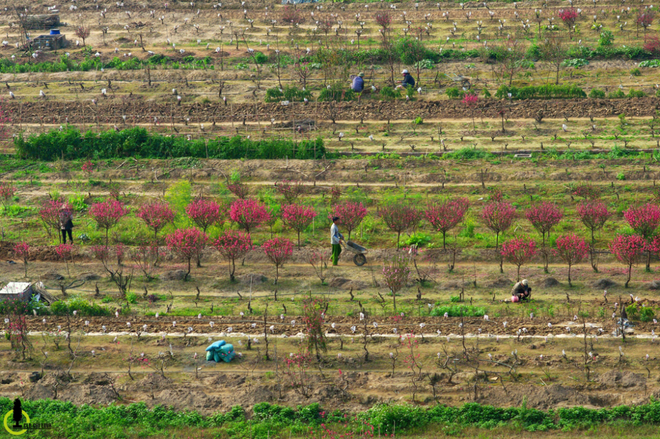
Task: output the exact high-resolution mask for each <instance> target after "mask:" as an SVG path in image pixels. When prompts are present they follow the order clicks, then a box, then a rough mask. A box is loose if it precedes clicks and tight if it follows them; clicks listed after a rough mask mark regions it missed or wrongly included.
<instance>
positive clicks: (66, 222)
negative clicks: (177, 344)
mask: <svg viewBox="0 0 660 439" xmlns="http://www.w3.org/2000/svg"><path fill="white" fill-rule="evenodd" d="M59 224H60V230H62V243H63V244H66V235H67V234H68V235H69V242H70V243H71V244H73V236H72V231H73V212H71V210H70V209H69V207H68V206H67V205H66V204H62V206H61V207H60V218H59Z"/></svg>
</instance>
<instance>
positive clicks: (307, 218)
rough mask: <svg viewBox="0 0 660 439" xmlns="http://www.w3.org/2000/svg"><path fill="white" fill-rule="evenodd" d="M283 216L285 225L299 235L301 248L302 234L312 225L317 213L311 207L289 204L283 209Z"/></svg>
mask: <svg viewBox="0 0 660 439" xmlns="http://www.w3.org/2000/svg"><path fill="white" fill-rule="evenodd" d="M281 214H282V222H283V223H284V225H285V226H287V227H289V228H290V229H292V230H295V231H296V233H297V234H298V248H300V233H302V231H303V230H305V229H306V228H307V227H309V225H310V224H312V221H313V220H314V218H316V211H315V210H314V208H313V207H309V206H303V205H300V204H287V205H285V206H283V207H282V213H281Z"/></svg>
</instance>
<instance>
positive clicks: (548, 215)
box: [525, 201, 564, 273]
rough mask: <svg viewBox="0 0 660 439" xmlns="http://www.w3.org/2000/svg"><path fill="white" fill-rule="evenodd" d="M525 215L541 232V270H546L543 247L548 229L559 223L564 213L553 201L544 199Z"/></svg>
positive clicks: (546, 259) (548, 232)
mask: <svg viewBox="0 0 660 439" xmlns="http://www.w3.org/2000/svg"><path fill="white" fill-rule="evenodd" d="M525 216H526V217H527V219H528V220H529V222H530V223H532V226H534V228H535V229H536V231H537V232H539V233H540V234H541V247H542V248H541V254H542V255H543V271H545V272H546V273H547V272H548V252H547V251H546V248H545V240H546V237H547V238H550V231H551V230H552V228H553V227H554V226H556V225H557V224H559V222H560V221H561V219H562V218H563V217H564V213H563V212H562V211H561V209H559V207H557V205H555V204H553V203H548V202H546V201H544V202H542V203H540V204H537V205H536V206H532V207H530V208H529V209H528V210H527V211H526V212H525Z"/></svg>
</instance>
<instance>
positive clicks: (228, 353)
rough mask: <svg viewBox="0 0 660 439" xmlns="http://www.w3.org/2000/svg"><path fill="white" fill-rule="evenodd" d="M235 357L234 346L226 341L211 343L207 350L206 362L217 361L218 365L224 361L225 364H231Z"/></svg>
mask: <svg viewBox="0 0 660 439" xmlns="http://www.w3.org/2000/svg"><path fill="white" fill-rule="evenodd" d="M235 356H236V353H235V352H234V345H231V344H229V343H227V342H225V341H224V340H220V341H216V342H215V343H211V344H210V345H209V347H207V348H206V361H215V362H216V363H219V362H220V361H224V362H225V363H229V362H230V361H231V360H233V358H234V357H235Z"/></svg>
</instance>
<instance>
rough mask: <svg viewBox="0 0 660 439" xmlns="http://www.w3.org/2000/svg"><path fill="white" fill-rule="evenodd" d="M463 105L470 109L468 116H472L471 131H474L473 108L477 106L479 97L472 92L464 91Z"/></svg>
mask: <svg viewBox="0 0 660 439" xmlns="http://www.w3.org/2000/svg"><path fill="white" fill-rule="evenodd" d="M461 102H463V105H465V106H466V107H467V108H468V110H470V116H471V117H472V131H475V130H476V128H475V124H474V110H475V109H476V108H477V104H478V103H479V98H478V97H477V95H475V94H472V93H466V94H465V96H463V100H462V101H461Z"/></svg>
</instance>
